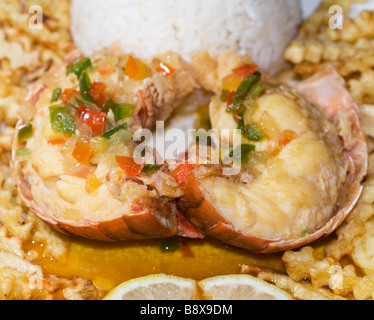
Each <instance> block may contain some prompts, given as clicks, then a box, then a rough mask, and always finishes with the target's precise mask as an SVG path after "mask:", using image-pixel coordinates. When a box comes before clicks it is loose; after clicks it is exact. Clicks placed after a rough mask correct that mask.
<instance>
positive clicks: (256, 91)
mask: <svg viewBox="0 0 374 320" xmlns="http://www.w3.org/2000/svg"><path fill="white" fill-rule="evenodd" d="M264 91H265V88H264V87H263V86H262V85H260V84H257V85H255V86H253V87H252V89H251V90H250V92H249V96H250V97H251V98H253V99H258V98H259V97H260V96H261V95H262V93H263V92H264Z"/></svg>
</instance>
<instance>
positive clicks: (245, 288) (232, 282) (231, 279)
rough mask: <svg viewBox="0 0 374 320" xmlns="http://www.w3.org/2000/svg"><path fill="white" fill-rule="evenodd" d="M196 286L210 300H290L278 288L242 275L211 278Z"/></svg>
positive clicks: (288, 296)
mask: <svg viewBox="0 0 374 320" xmlns="http://www.w3.org/2000/svg"><path fill="white" fill-rule="evenodd" d="M198 285H199V286H200V287H201V289H202V291H203V295H204V297H205V298H206V299H212V300H292V297H291V296H290V295H289V294H288V293H287V292H285V291H283V290H281V289H279V288H278V287H276V286H274V285H271V284H269V283H267V282H265V281H263V280H261V279H258V278H254V277H252V276H249V275H244V274H243V275H229V276H219V277H213V278H209V279H205V280H202V281H200V282H198Z"/></svg>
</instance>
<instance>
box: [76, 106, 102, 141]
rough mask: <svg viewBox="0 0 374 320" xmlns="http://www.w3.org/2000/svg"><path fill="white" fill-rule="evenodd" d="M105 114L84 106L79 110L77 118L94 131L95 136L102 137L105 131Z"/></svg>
mask: <svg viewBox="0 0 374 320" xmlns="http://www.w3.org/2000/svg"><path fill="white" fill-rule="evenodd" d="M106 115H107V114H106V113H105V112H100V111H96V110H92V109H90V108H88V107H86V106H85V105H84V104H82V105H81V106H80V107H79V108H78V109H77V117H78V118H79V119H80V120H81V121H82V122H84V123H85V124H87V125H88V126H89V127H90V128H91V129H92V135H93V136H101V135H102V134H103V133H104V129H105V118H106Z"/></svg>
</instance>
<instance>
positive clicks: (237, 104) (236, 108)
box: [226, 72, 261, 114]
mask: <svg viewBox="0 0 374 320" xmlns="http://www.w3.org/2000/svg"><path fill="white" fill-rule="evenodd" d="M260 78H261V73H259V72H255V73H254V74H253V75H251V76H247V77H245V78H244V80H243V81H242V82H241V83H240V85H239V87H238V90H236V92H235V95H234V97H233V99H232V101H231V103H230V105H229V106H228V107H227V110H226V111H227V112H229V113H234V114H242V113H243V111H244V110H245V106H244V105H243V102H244V100H245V99H246V98H247V96H248V94H249V92H250V90H251V88H252V87H253V85H255V84H256V83H257V82H258V81H259V80H260Z"/></svg>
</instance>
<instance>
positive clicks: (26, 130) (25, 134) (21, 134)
mask: <svg viewBox="0 0 374 320" xmlns="http://www.w3.org/2000/svg"><path fill="white" fill-rule="evenodd" d="M32 135H33V128H32V124H31V123H29V124H24V125H22V126H20V128H19V129H18V136H17V137H18V141H19V142H25V141H26V140H28V139H30V138H31V137H32Z"/></svg>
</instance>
